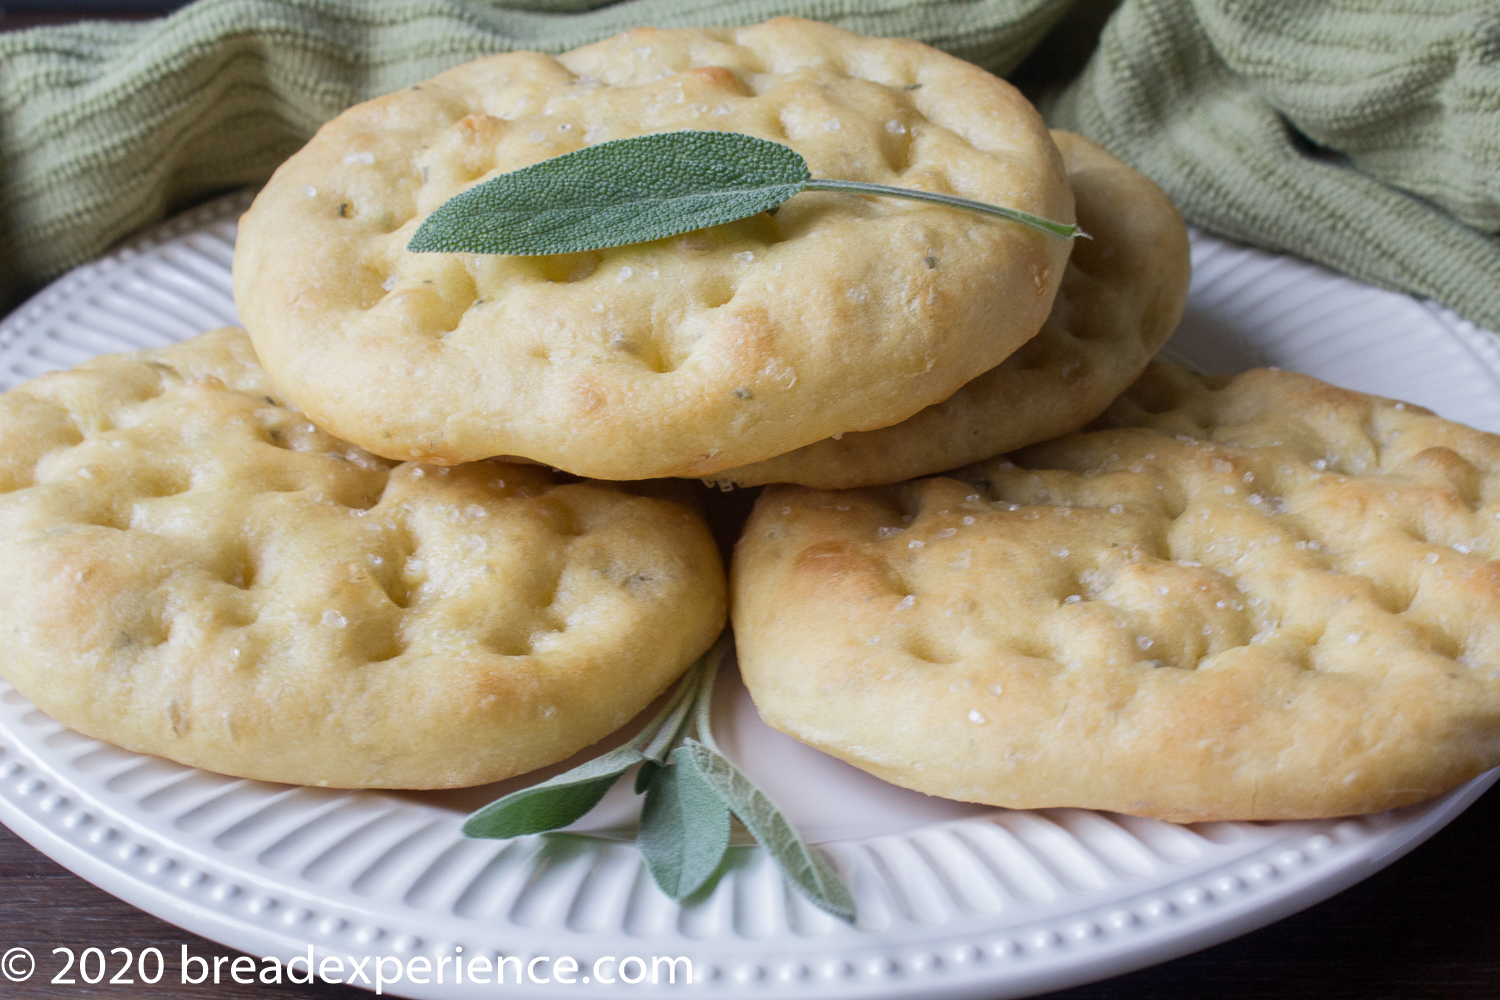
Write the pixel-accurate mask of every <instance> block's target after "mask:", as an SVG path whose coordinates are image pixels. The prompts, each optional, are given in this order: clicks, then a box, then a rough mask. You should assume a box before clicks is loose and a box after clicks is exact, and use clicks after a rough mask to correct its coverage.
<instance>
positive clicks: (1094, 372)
mask: <svg viewBox="0 0 1500 1000" xmlns="http://www.w3.org/2000/svg"><path fill="white" fill-rule="evenodd" d="M1052 137H1053V138H1054V139H1055V140H1056V141H1057V146H1058V149H1060V150H1061V151H1062V154H1063V160H1064V162H1066V164H1067V168H1068V182H1069V184H1071V185H1072V188H1073V196H1074V198H1075V199H1076V200H1077V209H1078V224H1079V225H1080V226H1082V227H1083V229H1084V231H1085V232H1087V233H1088V234H1089V235H1090V236H1091V237H1093V238H1092V239H1087V240H1077V241H1075V243H1074V246H1073V253H1072V256H1071V257H1069V258H1068V266H1067V270H1066V272H1064V274H1063V279H1062V286H1061V287H1060V288H1059V289H1058V290H1057V298H1056V300H1055V301H1054V302H1053V303H1052V312H1051V314H1050V315H1049V316H1048V317H1047V322H1046V323H1044V324H1043V325H1042V329H1041V330H1040V332H1038V333H1037V335H1036V336H1035V337H1033V338H1032V339H1030V340H1028V341H1027V342H1026V343H1025V344H1023V345H1022V346H1021V347H1020V348H1018V349H1017V350H1016V353H1014V354H1012V355H1011V356H1010V357H1008V358H1006V359H1005V360H1004V361H1003V362H1001V364H1000V365H999V366H998V367H995V368H992V369H990V370H989V371H987V372H985V373H984V374H983V375H980V376H979V377H978V378H976V379H974V380H973V381H971V382H969V383H967V384H966V385H964V386H963V388H961V389H959V390H958V391H957V392H955V393H954V394H953V395H952V396H950V397H949V398H948V399H946V400H944V401H943V402H941V403H935V404H933V405H932V406H929V407H927V408H926V409H924V410H922V411H921V412H920V413H917V414H916V415H914V416H912V417H909V418H907V419H906V420H903V421H902V422H901V423H899V424H896V425H894V426H891V427H882V428H880V429H879V430H873V431H854V432H852V433H848V434H840V435H838V436H837V437H831V438H824V439H823V440H822V441H818V442H815V443H813V444H810V445H807V446H806V447H803V448H798V449H797V450H796V451H794V452H790V453H789V454H786V455H779V456H777V457H776V458H772V459H767V460H766V461H764V462H757V463H755V464H754V465H748V466H744V467H742V468H738V469H726V470H725V471H723V472H720V473H718V474H717V475H715V476H713V477H711V479H710V480H709V481H710V482H712V483H714V484H716V485H720V486H724V485H735V486H759V485H762V484H764V483H798V484H800V485H802V486H812V487H815V488H817V489H827V490H832V489H845V488H848V487H851V486H872V485H876V484H879V483H895V482H900V481H902V480H905V479H914V478H916V477H918V476H927V475H931V474H933V473H935V472H942V471H943V470H945V469H952V468H956V467H958V466H960V465H966V464H968V463H970V462H977V461H980V460H981V459H986V458H989V457H991V456H993V455H999V454H1001V453H1002V452H1007V451H1014V450H1015V449H1017V448H1020V447H1023V446H1025V445H1028V444H1033V443H1035V442H1037V441H1045V440H1046V439H1047V438H1052V437H1057V436H1058V435H1059V434H1066V433H1067V432H1068V431H1071V430H1075V429H1077V428H1079V427H1082V426H1083V425H1084V424H1086V423H1088V422H1089V421H1090V420H1092V419H1094V418H1095V417H1097V416H1098V415H1099V414H1100V412H1102V411H1103V410H1104V408H1105V407H1106V406H1108V405H1109V404H1110V403H1111V402H1112V401H1113V400H1114V398H1115V397H1116V396H1118V395H1119V394H1120V393H1121V392H1123V391H1124V390H1125V388H1126V387H1127V386H1128V385H1130V383H1131V382H1134V381H1135V380H1136V378H1137V376H1139V375H1140V374H1141V372H1142V371H1143V370H1144V369H1145V367H1146V362H1148V361H1149V360H1151V356H1152V355H1153V354H1155V353H1156V352H1157V350H1158V349H1159V348H1160V347H1161V345H1162V344H1164V343H1166V340H1167V338H1168V337H1169V336H1171V334H1172V331H1173V330H1174V329H1176V327H1177V321H1178V320H1179V319H1181V318H1182V309H1183V305H1184V303H1185V302H1186V301H1187V290H1188V281H1189V278H1190V277H1191V274H1192V265H1191V262H1190V260H1189V256H1188V238H1187V227H1186V226H1184V225H1183V223H1182V216H1180V215H1178V214H1177V210H1176V209H1175V208H1173V207H1172V202H1171V201H1170V200H1169V199H1168V198H1167V196H1166V195H1165V194H1163V193H1162V190H1161V189H1160V188H1158V187H1157V186H1156V185H1155V184H1153V183H1152V182H1151V179H1150V178H1148V177H1146V176H1145V175H1144V174H1141V173H1137V172H1136V171H1134V170H1132V169H1130V168H1129V167H1127V166H1126V165H1125V164H1123V163H1121V162H1120V161H1119V160H1117V159H1115V158H1114V157H1113V156H1110V155H1109V154H1108V153H1107V152H1105V151H1104V150H1103V149H1102V148H1101V147H1099V146H1097V145H1095V144H1094V143H1092V142H1090V141H1088V140H1087V139H1084V138H1082V137H1080V136H1076V135H1073V134H1072V133H1069V132H1053V133H1052Z"/></svg>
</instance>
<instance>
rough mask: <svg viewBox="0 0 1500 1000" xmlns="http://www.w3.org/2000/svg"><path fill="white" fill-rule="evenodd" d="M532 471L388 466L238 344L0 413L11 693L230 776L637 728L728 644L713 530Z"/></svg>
mask: <svg viewBox="0 0 1500 1000" xmlns="http://www.w3.org/2000/svg"><path fill="white" fill-rule="evenodd" d="M561 478H562V477H558V476H556V475H553V474H550V473H548V472H547V471H546V470H544V469H541V468H538V467H536V466H517V465H507V464H504V463H498V462H482V463H474V464H469V465H462V466H458V467H456V468H439V467H433V466H427V467H424V466H421V465H415V464H401V465H396V466H392V465H391V464H390V463H387V462H384V461H382V460H380V459H377V458H375V457H373V456H371V455H370V454H369V453H367V452H365V451H363V450H361V449H359V448H357V447H354V446H352V445H349V444H347V443H345V442H342V441H339V440H338V439H336V438H333V437H330V436H329V435H327V434H325V433H323V432H322V431H319V430H317V429H316V428H314V427H313V425H312V424H310V423H309V422H308V420H307V417H306V416H304V415H302V414H300V413H298V412H296V411H295V410H292V409H289V408H288V407H287V405H286V404H285V402H284V401H283V399H282V397H281V394H280V393H279V392H278V391H277V390H276V389H275V388H273V387H272V385H271V382H270V380H269V379H268V378H267V377H266V375H265V373H264V372H263V371H261V369H260V367H259V366H258V365H257V363H256V360H255V355H254V353H253V352H252V350H251V348H250V342H249V340H248V339H247V338H246V337H245V335H244V333H243V332H242V331H238V330H221V331H217V332H215V333H208V334H204V335H203V336H201V337H198V338H195V339H194V340H191V341H188V342H186V343H184V344H181V345H178V346H175V347H170V348H165V349H162V350H151V351H141V352H139V353H137V354H133V355H116V356H112V357H105V358H100V359H98V360H95V361H91V362H89V363H87V364H85V365H82V366H80V367H78V368H76V369H74V370H72V371H69V372H62V373H57V374H52V375H46V376H43V377H42V378H39V379H36V380H35V381H32V382H29V383H27V384H26V385H24V386H22V387H20V388H18V389H15V390H13V391H11V392H9V393H6V394H5V395H4V396H0V564H3V565H4V566H5V568H6V572H5V575H4V577H3V579H0V635H3V636H4V638H5V651H4V654H3V655H0V673H3V674H4V676H5V678H6V679H7V680H8V681H10V682H11V683H12V684H14V685H15V686H16V688H17V690H19V691H20V692H21V693H22V694H23V695H25V696H26V697H28V698H30V699H31V700H32V701H33V702H35V703H36V704H37V706H38V707H39V708H41V709H42V710H43V711H45V712H47V713H48V714H49V715H51V716H52V717H53V718H55V719H57V720H58V721H60V722H62V723H64V724H66V725H68V726H70V727H72V728H74V729H76V730H78V731H79V732H82V733H86V734H87V735H90V736H94V737H97V738H99V739H103V740H108V741H109V742H111V743H116V744H118V745H120V746H122V747H126V748H127V749H130V750H135V751H139V752H143V753H151V754H157V755H159V756H162V757H168V758H171V759H172V760H176V761H180V762H182V763H184V764H191V765H194V766H196V767H203V768H207V769H209V770H213V771H220V772H223V773H225V774H234V775H242V776H244V777H249V778H260V779H263V780H267V781H282V782H290V783H295V784H309V785H331V786H338V787H365V786H373V787H384V788H443V787H453V786H459V785H472V784H482V783H486V782H490V781H495V780H498V779H501V778H505V777H509V776H511V775H514V774H519V773H522V772H525V771H530V770H532V769H534V768H537V767H541V766H543V765H545V764H550V763H552V762H554V761H557V760H560V759H562V758H564V757H567V756H568V755H570V754H572V753H573V752H575V751H576V750H578V749H580V748H582V747H585V746H588V745H589V744H591V743H593V742H595V741H596V740H598V739H600V738H601V737H603V736H605V735H607V734H608V733H610V732H612V731H613V730H615V729H617V728H618V727H620V726H621V725H622V724H623V723H625V722H626V721H627V720H629V719H630V718H631V716H633V715H634V714H636V713H637V712H639V711H640V710H641V709H642V708H644V707H645V706H646V705H647V704H648V703H649V702H650V701H651V700H652V699H653V698H654V697H656V695H657V694H658V693H660V692H661V691H662V690H663V689H664V688H665V687H666V686H667V685H668V684H669V683H670V682H671V681H672V680H673V679H674V678H675V677H676V676H677V675H678V674H679V673H681V671H682V670H683V669H684V668H685V667H686V666H687V665H688V663H690V662H691V661H692V660H693V659H694V658H695V657H696V656H698V655H699V654H700V653H701V652H702V651H703V650H704V649H705V648H707V646H708V645H709V644H710V643H711V642H712V641H713V638H714V636H715V634H716V633H717V632H718V631H719V629H720V627H721V625H722V622H723V615H724V582H723V572H722V568H721V566H720V563H719V558H718V554H717V552H716V550H715V548H714V545H713V542H712V540H711V539H710V537H709V534H708V531H707V529H706V527H705V526H704V524H703V522H702V520H701V519H700V517H699V516H698V515H697V514H696V513H695V512H693V511H691V510H689V509H687V508H685V507H683V506H681V505H678V504H675V503H670V502H666V501H663V500H656V499H649V498H647V497H644V496H633V495H629V494H626V493H624V492H622V491H621V490H620V489H618V488H616V487H613V486H611V485H608V484H603V483H589V482H573V483H564V482H562V481H561Z"/></svg>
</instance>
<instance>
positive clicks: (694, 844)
mask: <svg viewBox="0 0 1500 1000" xmlns="http://www.w3.org/2000/svg"><path fill="white" fill-rule="evenodd" d="M686 749H687V748H686V747H678V748H677V749H676V750H675V751H673V753H672V761H671V763H669V764H667V765H666V766H665V767H658V768H655V769H653V771H652V775H651V786H650V788H648V789H647V791H646V804H645V806H644V807H643V808H642V809H641V827H640V833H639V834H637V835H636V845H637V846H638V847H639V848H640V850H641V856H642V857H643V858H644V859H645V861H646V869H647V870H648V871H649V872H651V877H652V878H654V879H655V880H656V884H657V885H659V886H661V891H662V892H664V893H666V894H667V895H668V896H671V897H672V898H673V899H685V898H686V897H688V896H691V895H692V894H693V893H695V892H697V891H698V889H700V888H701V887H702V886H703V884H704V883H705V882H707V881H708V880H709V879H710V878H712V877H713V874H714V872H716V871H718V870H719V865H720V863H722V862H723V860H724V853H725V852H726V851H728V850H729V809H728V807H727V806H726V805H725V804H724V801H723V799H722V798H720V796H719V795H718V793H717V792H716V791H715V789H714V788H713V787H712V786H710V785H709V784H708V782H707V781H705V780H704V778H703V775H702V774H700V773H699V772H698V768H697V764H696V762H695V761H694V760H693V758H692V757H691V756H690V755H685V754H684V751H685V750H686Z"/></svg>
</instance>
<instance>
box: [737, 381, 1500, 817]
mask: <svg viewBox="0 0 1500 1000" xmlns="http://www.w3.org/2000/svg"><path fill="white" fill-rule="evenodd" d="M1100 423H1101V425H1102V426H1101V427H1100V428H1099V429H1094V430H1091V431H1089V432H1087V433H1080V434H1074V435H1069V436H1067V437H1063V438H1060V439H1058V440H1055V441H1050V442H1046V443H1043V444H1039V445H1037V446H1035V447H1033V448H1029V449H1026V450H1024V451H1022V452H1020V453H1018V454H1016V455H1014V456H1012V457H1013V458H1014V460H1015V464H1012V462H1011V461H1008V460H1004V459H998V460H995V461H991V462H988V463H984V464H982V465H977V466H973V467H971V468H969V469H967V470H964V471H962V472H960V473H958V474H957V475H956V476H955V477H944V478H933V479H924V480H920V481H917V482H914V483H907V484H902V485H899V486H892V487H884V488H874V489H864V490H850V491H844V492H815V491H811V490H806V489H801V488H796V487H774V488H770V489H768V490H767V491H766V492H765V493H764V495H763V496H762V497H761V498H760V500H759V502H758V503H757V506H756V509H755V512H754V514H753V516H752V518H751V520H750V522H749V525H748V527H747V528H746V531H745V535H744V538H743V540H742V541H741V542H740V544H739V547H738V549H737V550H736V553H735V562H734V569H733V577H732V584H731V595H732V597H731V600H732V606H733V607H732V614H733V621H734V629H735V635H736V638H737V642H738V646H739V651H740V664H741V669H742V671H743V672H744V676H745V681H746V683H747V685H748V686H749V688H750V692H751V694H752V695H753V696H754V698H755V702H756V705H757V706H758V707H759V709H760V712H761V715H762V717H763V718H764V719H765V720H766V721H767V722H768V723H770V724H771V725H773V726H775V727H776V728H778V729H780V730H782V731H784V732H787V733H790V734H791V735H793V736H795V737H797V738H798V739H800V740H803V741H805V742H807V743H810V744H812V745H813V746H816V747H819V748H820V749H823V750H825V751H827V752H829V753H832V754H834V755H836V756H839V757H841V758H843V759H844V760H847V761H849V762H850V763H852V764H855V765H856V766H858V767H862V768H864V769H866V770H868V771H870V772H872V773H874V774H876V775H879V776H880V777H882V778H885V779H887V780H889V781H893V782H895V783H897V784H900V785H905V786H907V787H909V788H915V789H918V790H920V791H924V792H928V793H931V794H934V795H941V796H945V797H949V798H955V799H963V800H967V801H972V802H983V803H989V804H992V805H997V806H1011V807H1016V808H1039V807H1050V806H1079V807H1087V808H1096V809H1110V810H1117V811H1120V812H1125V813H1134V814H1139V815H1145V816H1158V817H1162V818H1165V819H1172V820H1180V821H1188V820H1228V819H1236V820H1273V819H1295V818H1312V817H1322V816H1336V815H1342V814H1347V813H1360V812H1369V811H1374V810H1380V809H1387V808H1391V807H1394V806H1400V805H1405V804H1408V803H1412V802H1417V801H1420V800H1423V799H1426V798H1428V797H1430V796H1433V795H1436V794H1438V793H1440V792H1442V791H1444V790H1446V789H1448V788H1451V787H1453V786H1454V785H1456V784H1458V783H1460V782H1462V781H1464V780H1466V779H1468V778H1472V777H1474V776H1475V775H1477V774H1480V773H1481V772H1483V771H1485V770H1486V769H1488V768H1491V767H1494V766H1495V765H1497V764H1500V564H1497V563H1495V562H1493V561H1491V559H1492V557H1493V556H1495V555H1496V554H1497V553H1500V437H1497V436H1495V435H1492V434H1485V433H1481V432H1479V431H1476V430H1473V429H1471V428H1468V427H1464V426H1462V425H1460V424H1455V423H1452V422H1449V421H1446V420H1442V419H1439V418H1438V417H1436V416H1433V415H1432V414H1431V413H1429V412H1428V411H1426V410H1423V409H1420V408H1418V407H1415V406H1410V405H1407V404H1403V403H1395V402H1391V401H1389V400H1385V399H1380V398H1377V397H1374V396H1367V395H1363V394H1361V393H1356V392H1348V391H1345V390H1343V389H1338V388H1335V387H1333V386H1330V385H1327V384H1325V383H1322V382H1319V381H1317V380H1315V379H1312V378H1308V377H1306V376H1303V375H1295V374H1291V373H1288V372H1281V371H1275V370H1265V369H1263V370H1257V371H1251V372H1247V373H1245V374H1243V375H1240V376H1237V377H1235V378H1233V379H1207V380H1205V379H1202V378H1200V377H1198V376H1196V375H1193V374H1191V373H1189V372H1187V371H1185V370H1183V369H1180V368H1175V367H1170V366H1166V365H1160V364H1153V366H1152V367H1151V368H1150V369H1148V371H1147V373H1146V375H1145V376H1143V378H1142V379H1141V380H1140V381H1139V382H1138V383H1137V384H1136V385H1135V386H1134V387H1133V388H1132V389H1131V390H1130V391H1129V392H1128V393H1127V395H1126V396H1125V397H1124V398H1123V399H1122V400H1121V401H1119V402H1118V403H1116V404H1115V405H1114V406H1113V407H1111V409H1110V410H1109V411H1108V412H1107V413H1106V415H1105V417H1104V418H1103V420H1101V422H1100Z"/></svg>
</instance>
